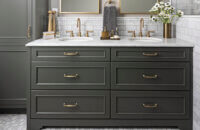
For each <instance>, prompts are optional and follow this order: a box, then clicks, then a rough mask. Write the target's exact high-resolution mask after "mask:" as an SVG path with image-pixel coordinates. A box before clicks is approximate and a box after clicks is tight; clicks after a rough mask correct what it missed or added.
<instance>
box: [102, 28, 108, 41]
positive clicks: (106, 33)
mask: <svg viewBox="0 0 200 130" xmlns="http://www.w3.org/2000/svg"><path fill="white" fill-rule="evenodd" d="M108 39H110V36H109V32H108V31H107V29H106V26H104V28H103V32H102V33H101V40H108Z"/></svg>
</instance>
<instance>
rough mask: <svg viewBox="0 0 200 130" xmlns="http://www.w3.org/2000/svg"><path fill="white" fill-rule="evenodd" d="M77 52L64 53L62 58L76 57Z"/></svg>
mask: <svg viewBox="0 0 200 130" xmlns="http://www.w3.org/2000/svg"><path fill="white" fill-rule="evenodd" d="M78 54H79V53H78V52H64V56H77V55H78Z"/></svg>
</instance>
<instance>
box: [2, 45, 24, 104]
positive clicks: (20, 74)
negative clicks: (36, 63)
mask: <svg viewBox="0 0 200 130" xmlns="http://www.w3.org/2000/svg"><path fill="white" fill-rule="evenodd" d="M27 53H28V52H27V50H26V48H25V47H19V46H18V47H16V46H10V47H1V48H0V59H1V62H0V108H25V105H26V104H25V102H26V86H27V81H28V80H27V78H28V76H27V75H28V74H27V66H28V55H27Z"/></svg>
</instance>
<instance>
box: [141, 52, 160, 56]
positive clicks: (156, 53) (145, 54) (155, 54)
mask: <svg viewBox="0 0 200 130" xmlns="http://www.w3.org/2000/svg"><path fill="white" fill-rule="evenodd" d="M142 55H143V56H158V52H154V53H146V52H143V53H142Z"/></svg>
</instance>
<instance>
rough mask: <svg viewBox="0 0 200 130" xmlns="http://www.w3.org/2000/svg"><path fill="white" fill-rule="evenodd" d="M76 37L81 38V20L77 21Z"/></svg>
mask: <svg viewBox="0 0 200 130" xmlns="http://www.w3.org/2000/svg"><path fill="white" fill-rule="evenodd" d="M77 28H78V36H79V37H81V19H80V18H78V19H77Z"/></svg>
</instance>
